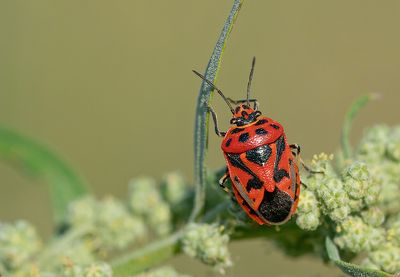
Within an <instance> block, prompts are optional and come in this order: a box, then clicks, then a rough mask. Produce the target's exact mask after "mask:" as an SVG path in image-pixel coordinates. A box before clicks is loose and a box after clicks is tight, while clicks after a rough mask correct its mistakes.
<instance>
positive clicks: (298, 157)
mask: <svg viewBox="0 0 400 277" xmlns="http://www.w3.org/2000/svg"><path fill="white" fill-rule="evenodd" d="M289 147H290V149H293V150H295V151H296V152H295V151H292V154H293V155H294V156H295V157H296V159H298V160H299V161H300V164H301V165H302V166H303V168H304V169H305V170H306V171H307V172H308V173H311V174H318V173H320V174H324V172H322V171H315V170H312V169H311V168H310V167H308V166H307V165H306V164H305V163H304V161H303V159H302V158H301V157H300V152H301V148H300V145H298V144H297V143H295V144H290V145H289Z"/></svg>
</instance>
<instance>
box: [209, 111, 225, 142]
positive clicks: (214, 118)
mask: <svg viewBox="0 0 400 277" xmlns="http://www.w3.org/2000/svg"><path fill="white" fill-rule="evenodd" d="M208 112H209V113H210V114H211V116H212V118H213V121H214V128H215V133H216V134H217V136H219V137H224V136H225V135H226V133H225V132H221V131H220V130H219V129H218V120H217V114H216V113H215V112H214V110H213V109H212V108H211V107H208Z"/></svg>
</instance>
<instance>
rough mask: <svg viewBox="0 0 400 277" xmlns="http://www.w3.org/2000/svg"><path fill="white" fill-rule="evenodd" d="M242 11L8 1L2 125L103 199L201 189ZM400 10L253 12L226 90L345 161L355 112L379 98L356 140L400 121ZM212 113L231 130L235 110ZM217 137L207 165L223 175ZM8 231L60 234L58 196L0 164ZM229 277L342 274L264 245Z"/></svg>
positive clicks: (256, 243)
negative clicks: (200, 153) (370, 96)
mask: <svg viewBox="0 0 400 277" xmlns="http://www.w3.org/2000/svg"><path fill="white" fill-rule="evenodd" d="M231 6H232V1H222V0H219V1H216V0H204V1H177V0H169V1H160V0H159V1H154V0H146V1H145V0H135V1H127V0H125V1H124V0H116V1H104V0H96V1H94V0H79V1H78V0H71V1H65V0H64V1H51V0H36V1H18V0H17V1H15V0H3V1H1V2H0V36H1V37H0V124H2V125H5V126H9V127H13V128H15V129H16V130H18V131H20V132H22V133H24V134H27V135H29V136H31V137H34V138H36V139H37V140H38V141H42V142H44V143H46V144H47V145H49V146H50V147H51V148H52V149H55V150H57V151H58V152H59V153H61V154H62V155H63V156H64V157H65V158H66V159H67V160H68V161H69V163H70V164H71V165H73V166H74V168H76V169H77V170H79V172H80V173H81V174H82V175H83V176H84V177H85V178H86V179H87V180H88V182H89V183H90V184H91V190H92V191H93V192H94V193H95V194H96V195H98V196H104V195H107V194H113V195H116V196H118V197H124V196H125V194H126V192H127V183H128V181H129V179H130V178H132V177H135V176H154V177H155V178H158V179H160V178H161V177H162V176H163V175H164V174H165V173H166V172H168V171H172V170H180V171H181V172H182V173H183V174H184V175H185V176H186V177H187V179H188V180H192V178H193V162H192V161H193V126H194V112H195V105H196V97H197V94H198V90H199V87H200V84H201V80H200V79H199V78H198V77H196V76H195V75H194V74H193V73H192V72H191V70H192V69H197V70H199V71H201V72H202V71H204V70H205V66H206V65H207V62H208V59H209V57H210V54H211V52H212V49H213V47H214V44H215V42H216V39H217V37H218V35H219V32H220V30H221V28H222V24H223V23H224V21H225V19H226V17H227V15H228V12H229V11H230V9H231ZM399 14H400V2H399V1H396V0H386V1H374V0H352V1H344V0H338V1H317V0H303V1H295V0H288V1H249V0H248V1H245V3H244V5H243V7H242V10H241V12H240V15H239V17H238V20H237V22H236V25H235V27H234V29H233V32H232V34H231V38H230V40H229V41H228V46H227V48H226V51H225V54H224V58H223V62H222V67H221V71H220V74H219V77H218V81H217V85H218V87H220V88H221V89H222V90H223V91H224V93H225V94H226V95H228V96H230V97H232V98H236V99H238V98H243V97H244V96H245V91H246V85H247V79H248V74H249V71H250V62H251V58H252V57H253V56H256V57H257V64H256V69H255V76H254V81H253V88H252V96H253V97H256V98H258V100H259V102H260V109H261V111H262V112H263V114H265V115H267V116H269V117H272V118H274V119H276V120H278V121H280V122H281V123H282V124H283V125H284V126H285V130H286V133H287V136H288V140H289V142H290V143H299V144H300V145H301V146H302V153H303V157H304V158H305V159H306V160H308V159H310V158H311V157H312V155H313V154H314V153H319V152H321V151H324V152H328V153H331V152H334V151H336V150H337V148H338V146H339V136H340V128H341V124H342V122H343V117H344V114H345V111H346V109H347V108H348V107H349V105H350V103H351V102H352V101H353V100H355V99H356V98H357V97H359V96H361V95H364V94H366V93H379V94H380V95H381V96H382V97H381V100H380V101H376V102H373V103H371V104H369V105H368V106H367V107H366V108H365V109H363V111H362V112H361V113H360V114H359V115H358V117H357V118H356V120H355V122H354V128H353V131H352V140H353V142H354V143H356V142H357V140H358V139H359V138H360V136H361V134H362V130H363V129H365V128H366V127H367V126H370V125H372V124H376V123H381V122H386V123H388V124H397V123H399V114H400V112H399V109H398V107H399V101H400V94H399V91H400V81H399V71H400V55H399V49H400V39H399V34H398V28H399V26H400V16H399ZM212 105H213V107H214V108H215V110H216V111H217V113H218V115H219V121H220V126H221V128H222V129H226V128H228V126H229V124H228V122H229V115H230V113H229V110H228V109H227V106H226V105H225V103H224V102H223V101H222V99H220V98H219V97H218V96H215V97H214V99H213V101H212ZM219 143H220V138H218V137H216V136H215V135H214V133H213V132H212V131H211V133H210V141H209V153H208V158H207V164H208V166H209V168H220V167H221V166H222V165H223V163H224V160H223V157H222V154H221V151H220V147H219ZM0 176H1V182H0V189H1V193H0V220H2V221H10V220H14V219H16V218H26V219H28V220H30V221H31V222H33V223H34V224H35V225H37V226H39V230H40V233H41V235H42V236H44V237H48V236H49V234H50V232H51V211H50V205H49V199H48V197H47V191H46V187H45V186H44V185H43V184H41V183H40V182H32V180H30V179H29V178H26V176H22V175H21V174H20V172H18V171H17V170H15V169H14V168H12V167H10V166H9V165H8V164H5V163H0ZM231 250H232V256H233V259H234V262H235V264H236V265H235V267H234V268H233V269H232V270H230V271H228V273H227V276H246V275H248V274H252V275H253V274H254V275H255V274H259V275H260V276H282V277H283V276H338V275H340V272H339V271H338V270H337V269H334V268H333V267H328V266H325V265H323V264H322V262H321V261H320V259H318V258H312V257H309V256H306V257H302V258H299V259H297V258H296V259H293V258H287V257H285V256H284V255H283V254H282V253H281V252H280V251H279V250H278V249H277V248H275V247H274V246H273V245H272V244H271V243H267V242H265V241H263V240H259V239H258V240H251V241H243V242H235V243H233V244H232V246H231ZM171 263H172V264H173V265H174V266H176V268H177V269H178V270H179V271H181V272H183V273H189V274H193V275H194V276H208V275H212V274H213V273H212V272H211V271H210V269H208V268H206V267H204V266H202V265H200V263H198V262H196V261H192V260H191V259H189V258H186V257H177V258H173V259H172V261H171Z"/></svg>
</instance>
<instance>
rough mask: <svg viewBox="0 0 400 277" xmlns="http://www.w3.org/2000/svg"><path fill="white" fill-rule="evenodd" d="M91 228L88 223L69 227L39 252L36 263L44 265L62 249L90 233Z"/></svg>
mask: <svg viewBox="0 0 400 277" xmlns="http://www.w3.org/2000/svg"><path fill="white" fill-rule="evenodd" d="M92 230H93V227H92V226H90V225H82V226H79V227H76V228H73V229H71V230H70V231H68V232H67V233H65V234H64V235H62V236H61V237H59V238H58V237H56V238H54V241H53V243H52V244H51V246H50V247H48V248H46V250H45V251H43V252H42V253H41V255H40V256H38V257H37V259H36V263H37V264H38V265H42V266H44V267H45V266H46V264H47V263H48V262H49V261H51V260H52V259H54V256H55V255H58V254H59V253H62V251H63V250H64V249H67V248H68V247H69V246H71V244H72V243H73V242H74V241H75V240H77V239H79V238H82V237H83V236H85V235H86V234H88V233H90V232H91V231H92Z"/></svg>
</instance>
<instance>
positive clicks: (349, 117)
mask: <svg viewBox="0 0 400 277" xmlns="http://www.w3.org/2000/svg"><path fill="white" fill-rule="evenodd" d="M377 98H378V95H377V94H368V95H364V96H362V97H360V98H358V99H357V100H356V101H354V102H353V104H352V105H351V106H350V108H349V110H348V111H347V113H346V116H345V118H344V122H343V127H342V136H341V143H342V151H343V157H344V159H346V160H347V159H350V158H351V156H352V149H351V144H350V131H351V125H352V122H353V119H354V117H355V116H356V115H357V114H358V112H359V111H360V110H361V108H363V107H364V106H365V105H366V104H367V103H368V102H369V101H370V100H374V99H377Z"/></svg>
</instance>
